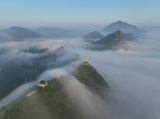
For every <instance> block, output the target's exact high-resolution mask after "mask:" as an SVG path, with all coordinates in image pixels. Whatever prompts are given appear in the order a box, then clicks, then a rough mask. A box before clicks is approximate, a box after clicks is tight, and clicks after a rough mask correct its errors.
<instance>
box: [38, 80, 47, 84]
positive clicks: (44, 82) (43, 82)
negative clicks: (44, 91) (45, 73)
mask: <svg viewBox="0 0 160 119" xmlns="http://www.w3.org/2000/svg"><path fill="white" fill-rule="evenodd" d="M46 83H47V81H43V80H41V82H39V84H46Z"/></svg>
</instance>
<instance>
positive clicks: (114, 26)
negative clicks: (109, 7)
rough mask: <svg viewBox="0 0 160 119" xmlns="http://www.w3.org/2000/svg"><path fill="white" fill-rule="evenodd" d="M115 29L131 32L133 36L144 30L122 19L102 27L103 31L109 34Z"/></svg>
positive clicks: (140, 33)
mask: <svg viewBox="0 0 160 119" xmlns="http://www.w3.org/2000/svg"><path fill="white" fill-rule="evenodd" d="M117 30H121V31H123V32H126V33H132V34H133V35H134V36H140V35H142V34H143V33H145V30H143V29H140V28H138V27H136V26H134V25H131V24H128V23H126V22H123V21H117V22H113V23H111V24H110V25H108V26H106V27H105V28H104V29H103V32H104V33H106V34H110V33H113V32H115V31H117Z"/></svg>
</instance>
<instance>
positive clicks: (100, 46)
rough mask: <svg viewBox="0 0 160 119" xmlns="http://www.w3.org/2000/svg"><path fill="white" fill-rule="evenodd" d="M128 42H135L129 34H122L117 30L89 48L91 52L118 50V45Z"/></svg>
mask: <svg viewBox="0 0 160 119" xmlns="http://www.w3.org/2000/svg"><path fill="white" fill-rule="evenodd" d="M128 41H137V39H136V38H135V37H134V36H133V35H132V34H131V33H124V32H122V31H121V30H118V31H116V32H114V33H111V34H109V35H107V36H106V37H104V38H102V39H101V40H99V41H96V42H92V44H91V48H90V49H93V50H105V49H114V48H115V47H116V48H118V47H117V46H118V45H122V44H125V43H126V42H128Z"/></svg>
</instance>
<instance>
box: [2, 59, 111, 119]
mask: <svg viewBox="0 0 160 119" xmlns="http://www.w3.org/2000/svg"><path fill="white" fill-rule="evenodd" d="M73 75H75V77H76V78H77V79H78V80H79V81H80V82H82V83H83V84H84V85H85V86H86V87H87V88H88V89H89V90H90V89H91V91H92V89H93V90H95V91H99V89H100V88H101V89H102V88H107V89H109V86H108V84H107V82H105V80H104V79H103V77H102V76H101V75H100V74H99V73H98V72H97V71H96V70H95V68H94V67H92V66H91V65H90V64H89V63H87V62H84V63H83V64H82V65H80V67H79V68H78V69H77V70H76V71H75V72H73ZM63 77H64V78H61V77H59V78H55V79H52V80H50V81H48V82H44V81H43V83H40V84H46V85H45V86H46V87H37V86H34V87H32V88H31V89H29V90H28V91H27V92H26V93H24V95H23V96H22V97H21V98H19V99H18V100H16V101H14V102H13V103H12V104H9V105H8V106H5V107H3V108H2V109H1V111H0V119H91V117H90V115H87V116H84V115H81V113H80V112H79V111H78V110H77V107H76V103H78V102H76V101H75V103H73V102H72V101H71V100H70V98H68V94H67V93H66V91H65V90H66V89H65V88H64V85H63V84H62V83H61V82H62V81H65V77H66V76H63ZM87 80H89V81H87ZM66 85H67V84H66ZM74 85H75V84H74V83H73V84H72V86H74ZM69 88H70V87H69ZM77 90H78V89H77ZM97 94H98V93H97ZM78 95H79V96H81V95H82V96H83V94H78ZM92 98H93V97H92ZM72 100H76V99H72ZM78 100H79V98H78ZM84 106H85V104H84ZM86 109H87V107H86Z"/></svg>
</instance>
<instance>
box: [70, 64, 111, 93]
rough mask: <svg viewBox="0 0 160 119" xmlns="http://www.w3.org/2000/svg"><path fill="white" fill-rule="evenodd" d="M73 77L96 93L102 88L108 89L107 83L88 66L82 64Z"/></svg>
mask: <svg viewBox="0 0 160 119" xmlns="http://www.w3.org/2000/svg"><path fill="white" fill-rule="evenodd" d="M73 75H74V76H75V77H76V78H77V79H78V80H79V81H80V82H81V83H83V84H85V85H87V86H88V87H89V88H92V89H94V90H96V91H101V89H102V90H103V88H109V85H108V83H107V82H106V81H105V80H104V78H103V77H102V76H101V75H100V74H99V73H98V72H97V71H96V69H95V68H94V67H93V66H91V65H90V64H88V65H84V64H82V65H81V66H80V67H79V68H78V69H77V70H76V71H75V72H74V73H73Z"/></svg>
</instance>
